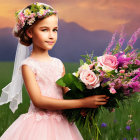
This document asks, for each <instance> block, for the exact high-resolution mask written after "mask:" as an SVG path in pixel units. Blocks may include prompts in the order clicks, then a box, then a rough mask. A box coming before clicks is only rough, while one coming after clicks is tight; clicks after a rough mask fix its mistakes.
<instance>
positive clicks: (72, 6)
mask: <svg viewBox="0 0 140 140" xmlns="http://www.w3.org/2000/svg"><path fill="white" fill-rule="evenodd" d="M33 2H36V1H35V0H12V1H11V0H5V1H4V0H0V28H5V27H13V26H14V25H15V16H14V14H15V12H16V11H17V10H20V9H23V8H24V7H26V6H27V5H29V4H31V3H33ZM39 2H44V3H47V4H49V5H51V6H52V7H53V8H54V9H55V10H56V11H57V12H58V16H59V18H60V19H63V20H64V21H65V22H76V23H77V24H79V25H80V26H82V27H83V28H85V29H87V30H89V31H94V30H107V31H110V32H114V31H115V30H118V29H121V28H122V25H125V30H126V31H127V32H128V33H132V32H134V31H135V30H136V29H137V28H139V27H140V10H139V7H140V0H40V1H39Z"/></svg>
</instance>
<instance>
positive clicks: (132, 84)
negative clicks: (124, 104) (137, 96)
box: [129, 81, 140, 92]
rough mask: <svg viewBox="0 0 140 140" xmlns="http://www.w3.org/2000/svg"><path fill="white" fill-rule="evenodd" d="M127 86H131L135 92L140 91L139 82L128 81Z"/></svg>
mask: <svg viewBox="0 0 140 140" xmlns="http://www.w3.org/2000/svg"><path fill="white" fill-rule="evenodd" d="M129 87H131V88H133V90H134V91H135V92H140V82H139V81H135V82H130V83H129Z"/></svg>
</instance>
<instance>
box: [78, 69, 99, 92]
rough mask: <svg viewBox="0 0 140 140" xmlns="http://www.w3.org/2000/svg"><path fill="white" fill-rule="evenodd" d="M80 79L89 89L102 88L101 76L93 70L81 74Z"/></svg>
mask: <svg viewBox="0 0 140 140" xmlns="http://www.w3.org/2000/svg"><path fill="white" fill-rule="evenodd" d="M80 79H81V81H82V82H83V83H84V84H85V85H86V87H87V89H92V88H96V87H99V86H100V81H99V76H96V75H95V73H94V72H92V71H91V70H86V69H85V70H83V71H82V72H81V73H80Z"/></svg>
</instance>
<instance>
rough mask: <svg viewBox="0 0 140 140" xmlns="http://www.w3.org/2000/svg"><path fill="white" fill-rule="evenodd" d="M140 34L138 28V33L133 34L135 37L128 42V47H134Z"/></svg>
mask: <svg viewBox="0 0 140 140" xmlns="http://www.w3.org/2000/svg"><path fill="white" fill-rule="evenodd" d="M139 33H140V28H138V29H137V31H136V32H134V33H133V35H132V36H131V38H130V40H129V41H128V44H127V46H131V47H132V46H133V45H134V43H135V42H136V40H137V37H138V35H139Z"/></svg>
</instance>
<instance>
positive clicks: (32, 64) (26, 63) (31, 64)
mask: <svg viewBox="0 0 140 140" xmlns="http://www.w3.org/2000/svg"><path fill="white" fill-rule="evenodd" d="M22 65H27V66H29V67H30V68H31V69H32V71H33V72H34V73H35V64H34V62H33V60H32V59H30V57H27V58H25V59H24V60H22V61H21V64H20V66H19V70H20V71H21V67H22Z"/></svg>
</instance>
